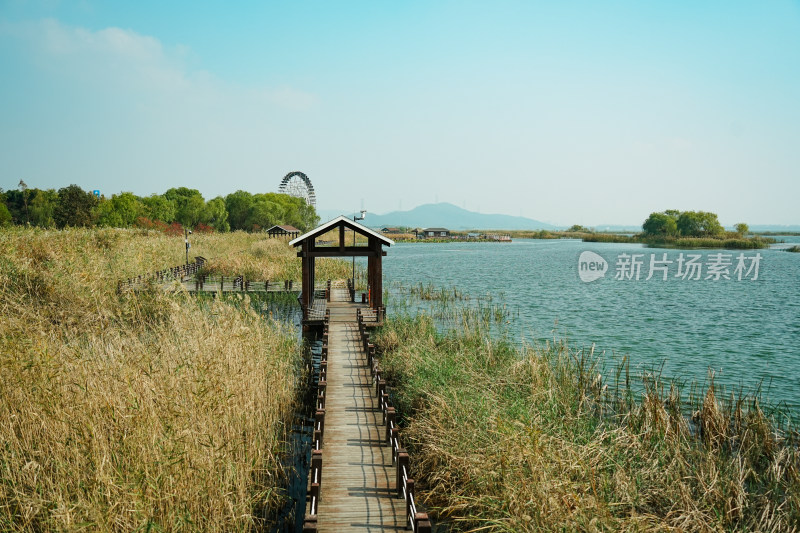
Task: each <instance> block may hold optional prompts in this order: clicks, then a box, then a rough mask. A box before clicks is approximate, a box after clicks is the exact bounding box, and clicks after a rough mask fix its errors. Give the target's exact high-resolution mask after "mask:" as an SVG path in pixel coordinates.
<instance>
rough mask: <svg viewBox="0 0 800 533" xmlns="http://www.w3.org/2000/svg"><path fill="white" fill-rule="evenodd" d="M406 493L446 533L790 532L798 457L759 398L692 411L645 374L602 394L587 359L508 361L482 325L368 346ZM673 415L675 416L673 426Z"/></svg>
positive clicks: (716, 401) (427, 326) (404, 321)
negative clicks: (376, 355) (389, 401)
mask: <svg viewBox="0 0 800 533" xmlns="http://www.w3.org/2000/svg"><path fill="white" fill-rule="evenodd" d="M377 344H378V346H379V349H380V350H381V351H382V352H383V359H382V362H381V364H382V366H384V368H385V369H386V372H387V374H386V375H387V378H388V379H389V383H390V385H393V388H392V391H393V392H392V394H393V395H394V401H395V403H396V405H397V406H398V412H399V413H401V414H403V415H404V419H403V420H402V424H403V426H404V427H403V429H402V432H403V435H404V438H403V440H404V442H406V443H407V445H408V447H409V448H410V452H411V454H412V457H413V458H414V462H413V464H412V470H413V475H414V477H415V478H416V479H417V482H418V484H417V490H418V494H419V496H420V497H421V498H422V499H423V501H424V503H425V504H426V505H428V506H429V511H431V513H432V515H433V516H434V517H435V518H436V519H437V520H438V521H439V523H440V526H441V527H442V528H443V529H447V530H452V531H514V532H517V531H540V530H542V531H794V530H797V529H798V528H800V476H799V475H798V468H799V467H800V456H799V454H798V448H797V446H796V443H795V442H793V441H791V439H789V438H788V437H787V436H786V435H787V433H782V432H779V431H778V430H777V429H776V427H777V426H776V424H775V422H774V421H773V420H772V419H771V418H770V417H769V416H768V415H766V414H765V412H764V411H763V410H762V408H761V406H760V403H759V399H758V397H744V396H739V397H734V398H731V399H730V400H728V401H724V400H723V399H722V397H721V395H720V393H719V391H718V390H716V389H715V387H714V385H713V380H711V381H710V386H709V387H708V389H707V390H706V391H705V393H704V394H703V395H702V396H701V399H700V401H699V402H697V403H696V404H686V403H685V402H684V399H683V398H682V397H681V390H680V388H679V387H677V386H675V385H672V386H667V385H665V384H664V383H662V382H660V380H659V379H658V377H657V376H645V379H644V391H643V392H642V393H641V394H634V393H633V392H632V391H631V390H630V389H629V388H626V386H625V384H626V382H629V381H630V377H629V376H628V379H627V380H626V379H625V374H624V372H623V369H620V371H619V372H618V373H617V374H616V377H615V378H614V376H612V379H611V381H612V382H613V381H616V385H617V386H616V387H614V386H613V385H614V383H612V387H609V386H608V384H607V383H606V382H605V380H604V378H603V376H602V375H601V374H600V373H599V372H598V368H599V365H598V362H597V359H595V358H594V357H593V355H592V354H591V353H587V352H583V351H580V352H577V351H573V350H570V348H569V347H568V346H567V345H566V344H565V343H563V342H559V341H554V342H552V343H546V344H545V345H544V346H538V347H531V346H527V347H524V348H523V349H521V350H520V349H518V348H516V347H514V346H512V345H510V344H509V343H507V342H504V341H502V340H492V338H491V336H490V335H489V334H488V333H487V332H486V331H484V330H483V326H482V322H481V321H474V320H472V321H469V322H468V323H465V325H464V327H463V328H462V330H461V331H458V332H450V333H448V334H446V335H443V334H441V333H438V332H437V330H436V328H435V326H434V323H433V321H432V320H431V319H430V318H429V317H425V316H421V317H417V318H410V317H408V316H405V317H395V318H390V319H389V320H388V321H387V323H386V325H385V326H384V327H383V328H382V329H381V330H380V331H379V333H378V334H377ZM687 410H688V413H689V416H687Z"/></svg>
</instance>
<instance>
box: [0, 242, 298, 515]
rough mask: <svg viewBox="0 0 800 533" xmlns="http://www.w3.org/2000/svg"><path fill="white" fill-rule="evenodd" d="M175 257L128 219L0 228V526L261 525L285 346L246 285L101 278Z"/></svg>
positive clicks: (274, 481) (274, 499)
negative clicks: (121, 285) (122, 285)
mask: <svg viewBox="0 0 800 533" xmlns="http://www.w3.org/2000/svg"><path fill="white" fill-rule="evenodd" d="M191 239H192V243H193V248H192V251H193V252H194V254H195V255H203V256H205V257H207V258H209V259H213V258H214V257H217V256H223V255H229V254H233V253H235V252H236V251H237V250H241V249H244V248H249V247H252V246H253V245H254V244H255V243H256V241H258V240H259V239H257V238H255V237H253V236H249V235H247V234H232V235H197V236H193V237H192V238H191ZM262 239H263V237H262ZM183 259H184V249H183V239H182V238H180V239H176V238H175V237H168V236H164V235H162V234H159V233H153V232H147V231H141V230H120V229H94V230H77V229H76V230H67V231H48V230H38V229H21V228H13V229H8V230H3V231H0V309H2V316H3V320H2V321H0V383H2V385H0V530H2V531H137V530H142V531H251V530H260V529H263V528H264V527H265V526H267V522H268V518H267V517H268V516H270V513H271V511H272V510H274V509H275V508H277V507H278V506H279V505H280V504H281V502H282V500H283V499H284V496H283V495H282V491H281V487H282V486H283V484H284V482H283V479H282V476H283V473H282V471H281V463H280V460H279V459H280V458H279V455H280V453H281V450H282V439H283V437H284V434H285V427H286V424H287V421H288V420H290V419H291V416H292V414H293V412H294V407H295V399H296V397H297V387H296V381H297V375H298V374H297V369H298V367H299V366H300V361H299V359H300V350H299V347H298V345H297V341H296V340H295V335H294V334H293V333H292V332H290V331H288V330H285V329H283V327H281V326H280V325H278V324H277V323H274V322H271V321H267V320H264V319H263V318H262V317H261V316H260V315H259V314H258V313H257V312H256V311H255V310H253V306H251V305H250V302H249V299H248V298H247V297H246V296H237V297H236V298H225V299H203V300H196V299H195V298H193V297H191V296H190V295H188V294H186V293H185V292H178V293H174V294H166V293H165V292H164V291H161V290H156V289H153V290H149V291H148V290H144V291H140V292H136V293H134V292H124V293H122V294H117V293H116V291H115V289H116V280H117V279H119V278H124V277H129V276H134V275H137V274H141V273H145V272H152V271H156V270H160V269H162V268H165V267H168V266H173V265H176V264H180V263H182V262H183Z"/></svg>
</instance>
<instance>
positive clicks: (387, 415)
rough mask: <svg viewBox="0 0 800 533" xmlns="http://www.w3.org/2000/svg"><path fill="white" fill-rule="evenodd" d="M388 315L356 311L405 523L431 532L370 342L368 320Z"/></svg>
mask: <svg viewBox="0 0 800 533" xmlns="http://www.w3.org/2000/svg"><path fill="white" fill-rule="evenodd" d="M385 315H386V309H385V308H381V309H378V310H377V311H374V310H366V311H362V310H361V309H358V310H357V311H356V317H357V318H358V331H359V334H360V336H361V341H362V343H363V344H364V351H365V352H366V354H367V357H368V361H369V366H370V369H371V371H372V380H373V382H374V383H375V393H376V394H377V396H378V402H379V406H380V409H381V411H382V412H383V422H384V424H385V425H386V437H385V438H386V443H387V444H389V445H390V446H391V447H392V462H393V464H395V465H397V472H396V476H395V486H396V488H397V496H398V497H401V498H404V499H405V501H406V523H407V524H408V526H409V527H410V528H411V529H412V530H413V531H415V532H419V533H429V532H430V531H431V521H430V518H429V517H428V513H424V512H420V511H419V510H418V509H417V502H416V500H415V497H414V486H415V483H414V478H412V477H411V471H410V457H409V454H408V451H406V449H405V448H403V447H402V446H401V445H400V428H398V427H397V411H396V410H395V407H394V406H393V405H392V401H391V398H390V396H389V390H388V386H387V384H386V380H385V379H384V378H383V374H382V370H381V367H380V363H379V361H378V357H377V356H376V354H375V345H374V344H373V343H371V342H370V338H369V332H370V330H369V329H368V328H369V325H368V324H369V323H372V325H374V324H376V323H378V322H379V321H381V320H382V319H383V318H384V317H385Z"/></svg>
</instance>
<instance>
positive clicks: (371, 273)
mask: <svg viewBox="0 0 800 533" xmlns="http://www.w3.org/2000/svg"><path fill="white" fill-rule="evenodd" d="M334 229H338V230H339V232H338V233H339V234H338V239H336V240H334V242H333V243H330V244H326V245H323V246H317V244H316V241H315V239H316V238H317V237H319V236H320V235H323V234H324V233H326V232H328V231H331V230H334ZM348 229H350V230H353V231H354V232H356V233H358V234H360V235H364V236H366V237H367V239H368V244H367V246H356V245H349V246H348V244H347V239H346V237H345V234H346V233H345V232H346V230H348ZM334 239H335V237H334ZM337 240H338V242H336V241H337ZM291 244H292V246H299V247H300V251H299V252H298V253H297V256H298V257H300V258H301V259H302V273H303V280H302V283H303V288H302V291H303V292H302V296H301V298H300V304H301V305H302V307H303V321H304V322H306V321H310V319H309V316H310V311H311V310H312V309H313V306H314V286H315V278H316V272H315V271H316V268H315V266H316V265H315V262H316V258H317V257H351V256H355V257H366V258H367V283H368V287H369V294H370V298H369V305H370V307H372V308H373V309H375V310H376V311H379V310H380V309H381V308H382V307H383V267H382V264H381V263H382V260H383V256H384V255H386V252H384V251H383V246H391V245H392V244H394V242H393V241H392V240H391V239H387V238H386V237H384V236H383V235H381V234H378V233H375V232H374V231H372V230H370V229H369V228H367V227H364V226H362V225H360V224H356V223H355V222H353V221H351V220H349V219H348V217H344V216H340V217H337V218H335V219H334V220H331V221H329V222H327V223H325V224H323V225H322V226H319V227H318V228H316V229H314V230H312V231H309V232H308V233H306V234H304V235H302V236H300V237H298V238H297V239H295V240H293V241H292V242H291ZM331 244H332V246H331Z"/></svg>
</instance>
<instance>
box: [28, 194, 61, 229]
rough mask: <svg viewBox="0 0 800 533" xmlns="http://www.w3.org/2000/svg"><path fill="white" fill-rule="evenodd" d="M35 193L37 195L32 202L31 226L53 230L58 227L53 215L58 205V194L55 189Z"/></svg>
mask: <svg viewBox="0 0 800 533" xmlns="http://www.w3.org/2000/svg"><path fill="white" fill-rule="evenodd" d="M34 191H35V193H36V194H35V195H34V196H33V199H32V200H31V214H30V221H31V224H33V225H34V226H39V227H40V228H52V227H53V226H55V225H56V222H55V219H54V218H53V215H54V213H55V209H56V204H57V203H58V193H57V192H56V191H55V190H53V189H47V190H40V189H34Z"/></svg>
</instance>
